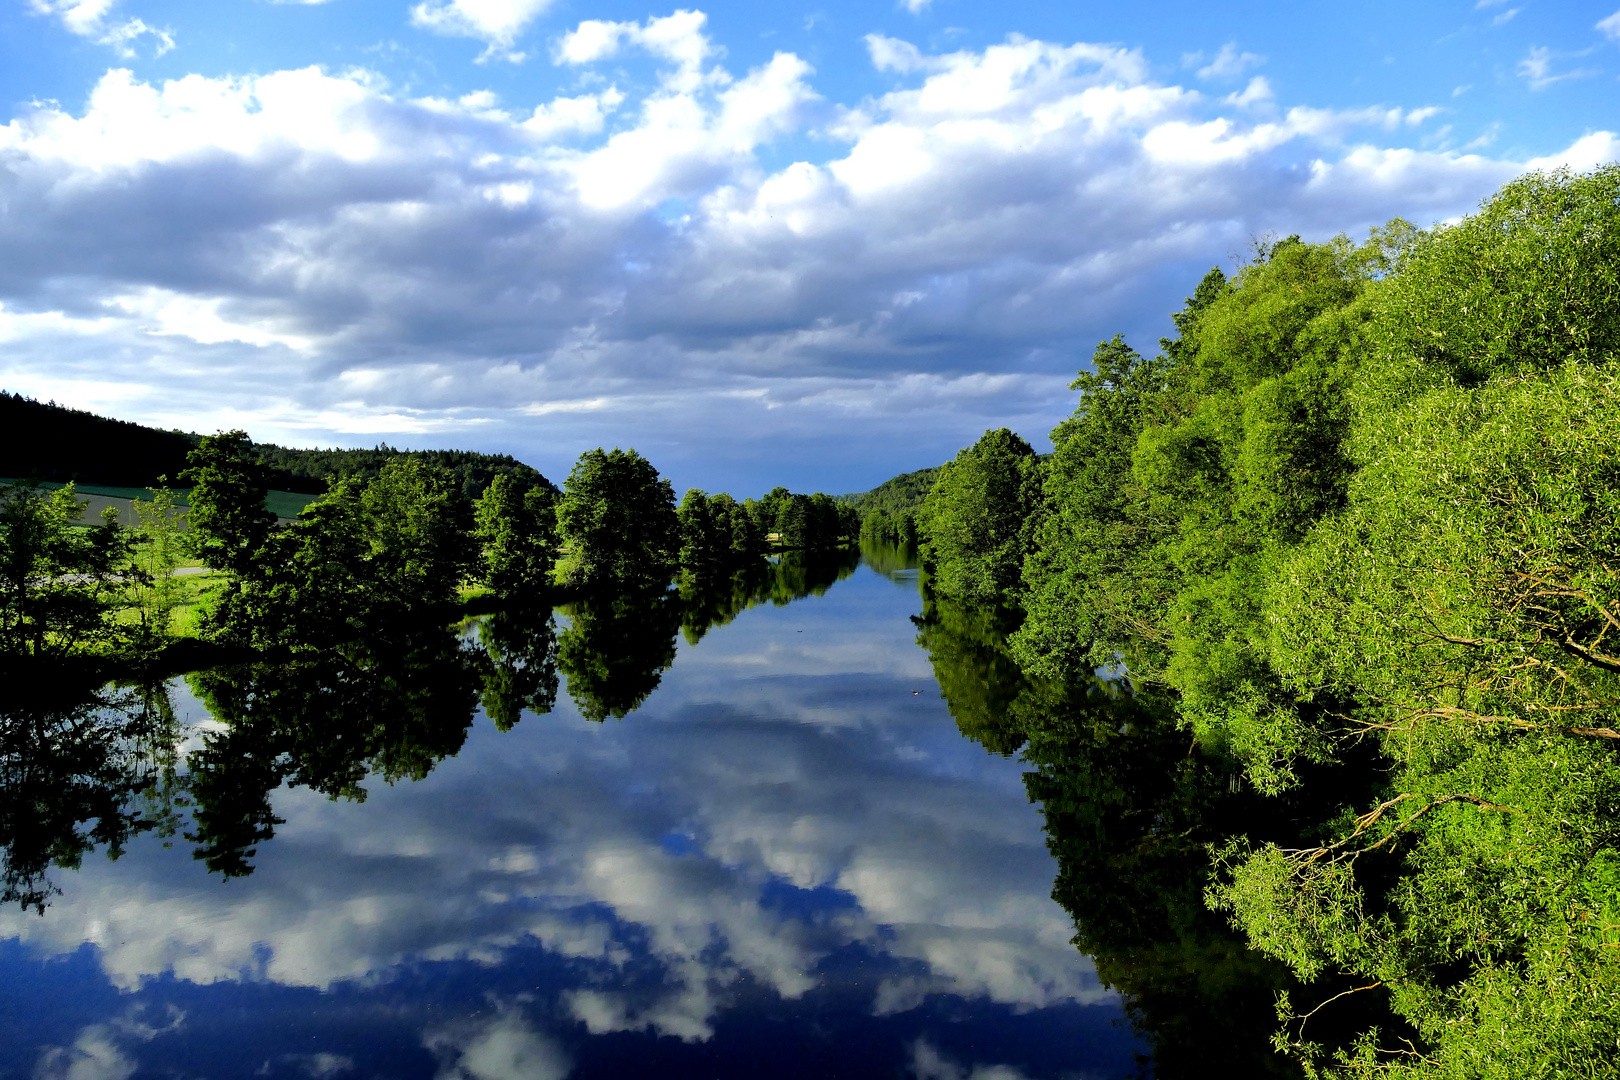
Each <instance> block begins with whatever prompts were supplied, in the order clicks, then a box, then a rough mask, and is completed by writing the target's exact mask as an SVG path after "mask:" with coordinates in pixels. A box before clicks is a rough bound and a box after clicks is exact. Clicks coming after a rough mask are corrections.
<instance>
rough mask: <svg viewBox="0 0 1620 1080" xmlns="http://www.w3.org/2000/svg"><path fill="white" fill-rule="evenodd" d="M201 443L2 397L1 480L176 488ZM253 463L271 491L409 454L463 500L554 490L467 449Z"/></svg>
mask: <svg viewBox="0 0 1620 1080" xmlns="http://www.w3.org/2000/svg"><path fill="white" fill-rule="evenodd" d="M199 439H200V436H198V435H196V434H194V433H192V432H185V431H163V430H160V429H158V428H150V427H145V426H143V425H141V424H134V423H130V422H129V421H127V420H114V419H110V418H108V417H104V416H97V415H96V414H94V413H90V412H86V411H84V410H82V409H72V408H68V407H67V406H63V405H58V404H56V403H55V402H54V401H53V402H41V401H35V400H33V399H32V398H28V397H24V396H22V395H21V394H10V393H7V392H5V391H3V390H0V477H12V478H18V479H29V478H32V479H36V480H50V481H58V482H63V483H65V482H67V481H70V480H72V481H77V482H78V483H79V484H81V485H82V484H91V485H105V486H110V487H135V488H147V487H152V486H154V485H156V484H157V483H158V482H159V481H158V478H159V477H167V478H168V483H169V484H170V485H171V486H179V485H180V481H179V479H178V477H179V475H180V473H181V472H182V471H183V470H184V469H185V468H186V455H187V454H189V453H190V452H191V451H192V450H195V449H196V448H197V445H198V442H199ZM252 453H253V456H254V458H255V460H256V461H257V462H258V463H259V464H261V465H265V466H268V467H269V468H270V470H271V471H270V475H269V478H268V479H269V484H270V487H271V488H272V489H274V490H278V491H293V492H302V493H305V494H310V495H318V494H320V493H322V492H324V491H326V490H327V487H328V485H329V483H330V482H331V481H333V480H340V479H345V478H353V479H364V480H369V479H374V478H376V477H377V476H378V474H379V473H381V471H382V467H383V466H384V465H385V464H387V463H388V462H389V461H391V460H393V459H394V458H397V457H400V456H402V455H410V456H412V457H417V458H420V459H421V460H422V461H423V462H424V463H426V464H428V465H432V466H435V467H442V468H445V469H448V470H449V471H450V473H451V474H452V475H453V476H454V477H455V479H456V482H457V483H458V484H459V485H460V487H461V489H462V491H463V493H464V494H466V495H467V496H468V497H469V498H477V497H478V496H479V495H480V494H482V493H483V491H484V489H485V488H486V487H488V486H489V483H490V481H491V480H492V479H493V478H494V477H496V476H509V477H511V478H512V479H513V480H514V481H515V482H516V483H517V484H518V486H519V487H520V488H522V489H524V490H527V489H528V488H531V487H541V488H544V489H546V490H547V491H551V492H555V491H556V490H557V488H556V485H554V484H552V483H551V481H549V480H547V479H546V478H545V477H544V476H542V475H540V473H539V472H538V471H537V470H535V469H532V468H530V467H529V466H527V465H525V464H523V463H522V462H521V461H518V460H517V459H516V458H514V457H512V456H511V455H509V454H481V453H476V452H474V451H470V450H396V449H394V448H393V447H390V446H387V445H381V446H377V447H374V448H372V449H369V450H346V449H333V450H298V449H292V448H289V447H284V446H276V445H275V444H273V443H253V444H252Z"/></svg>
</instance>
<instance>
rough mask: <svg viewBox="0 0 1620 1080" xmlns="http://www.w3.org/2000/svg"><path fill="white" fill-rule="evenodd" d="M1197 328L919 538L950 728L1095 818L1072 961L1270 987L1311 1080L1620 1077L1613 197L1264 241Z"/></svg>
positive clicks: (1079, 889) (1103, 389)
mask: <svg viewBox="0 0 1620 1080" xmlns="http://www.w3.org/2000/svg"><path fill="white" fill-rule="evenodd" d="M1174 321H1175V327H1176V335H1175V336H1174V337H1173V338H1170V339H1166V340H1164V341H1163V342H1161V348H1160V350H1159V353H1158V355H1157V356H1156V357H1154V358H1152V359H1147V358H1144V357H1143V356H1142V355H1141V354H1140V353H1138V352H1137V351H1135V350H1134V349H1132V348H1131V347H1130V346H1129V345H1128V344H1127V343H1126V342H1125V341H1124V340H1123V339H1122V338H1119V337H1115V338H1114V339H1113V340H1111V341H1108V342H1104V343H1103V344H1102V345H1100V346H1099V347H1098V348H1097V351H1096V355H1095V358H1094V361H1093V364H1092V368H1091V370H1090V371H1086V372H1082V373H1081V374H1080V376H1079V378H1078V379H1077V380H1076V381H1075V384H1074V389H1077V390H1079V391H1080V392H1081V397H1080V402H1079V405H1078V407H1077V408H1076V410H1075V412H1074V415H1073V416H1072V417H1071V418H1070V419H1068V420H1066V421H1064V422H1063V423H1062V424H1060V425H1059V426H1058V427H1057V429H1056V430H1054V431H1053V433H1052V443H1053V447H1054V451H1053V453H1052V454H1051V456H1050V457H1049V458H1047V459H1045V460H1039V459H1037V458H1036V456H1035V454H1034V452H1033V451H1032V449H1031V448H1030V447H1029V445H1028V444H1027V443H1025V442H1024V441H1023V440H1022V439H1020V438H1019V437H1018V436H1016V435H1014V434H1013V433H1011V432H1008V431H1005V430H1003V431H992V432H988V433H987V434H986V435H985V436H984V438H983V439H981V440H980V441H979V442H978V443H977V444H975V445H974V446H973V447H970V448H968V449H966V450H964V451H962V452H961V453H960V454H959V455H958V456H957V458H956V459H955V460H954V461H952V462H950V463H949V464H947V465H946V466H944V468H943V469H942V470H941V471H940V472H939V474H938V476H937V478H936V480H935V482H934V484H933V486H932V488H931V490H930V492H929V494H928V496H927V498H926V500H925V501H924V502H923V504H922V506H921V507H920V509H918V510H916V511H915V517H916V527H917V532H918V535H919V541H920V546H921V551H922V557H923V560H924V564H925V567H926V568H927V569H928V572H929V573H930V575H931V581H930V584H931V588H932V591H933V593H934V594H935V596H936V597H937V598H938V599H937V601H936V607H935V610H934V611H932V612H931V613H930V616H929V618H927V619H925V621H924V624H923V637H922V640H924V642H925V644H926V643H928V642H930V641H932V642H934V643H935V649H936V650H939V649H943V650H944V651H945V652H946V653H950V652H953V651H954V652H956V653H961V652H963V651H964V650H965V651H967V652H970V653H973V654H974V655H976V656H978V660H977V670H978V671H979V672H980V676H979V677H977V678H962V677H960V676H958V677H957V678H956V679H955V681H954V683H951V684H947V683H945V682H944V680H943V679H942V685H943V686H944V688H945V690H946V694H947V697H948V698H953V711H955V712H956V713H957V715H958V719H959V721H960V722H962V723H963V725H964V730H970V731H977V732H978V733H979V737H981V738H982V739H984V740H985V741H987V745H990V744H992V743H993V744H996V745H999V746H1000V747H1001V748H1003V749H1006V748H1009V747H1016V746H1019V745H1024V746H1025V753H1026V755H1027V756H1028V757H1029V759H1030V760H1031V761H1032V762H1033V763H1034V765H1035V768H1036V770H1037V772H1036V773H1035V774H1033V776H1034V779H1032V788H1031V794H1032V795H1036V796H1038V797H1040V798H1041V799H1042V800H1043V801H1044V803H1045V806H1046V812H1047V814H1048V816H1049V818H1051V817H1053V816H1054V815H1055V816H1063V815H1079V816H1080V817H1081V818H1082V819H1084V820H1085V821H1088V822H1090V823H1091V827H1089V828H1085V829H1080V830H1078V831H1076V830H1074V829H1069V830H1066V832H1067V835H1069V836H1070V837H1071V838H1072V837H1075V836H1079V837H1081V838H1085V837H1088V836H1095V837H1096V839H1095V840H1086V841H1085V842H1083V843H1081V844H1080V845H1079V847H1078V848H1077V847H1075V846H1074V842H1073V840H1072V839H1071V841H1069V842H1068V843H1069V846H1068V847H1067V848H1066V849H1060V845H1059V844H1058V842H1057V840H1056V839H1054V852H1055V853H1056V854H1058V856H1059V859H1060V862H1062V863H1063V865H1064V870H1063V874H1062V876H1061V877H1060V880H1059V883H1058V892H1057V895H1058V896H1059V898H1060V899H1064V898H1065V897H1067V898H1068V900H1069V901H1070V902H1071V910H1072V911H1074V912H1075V914H1076V918H1077V928H1078V930H1079V937H1078V938H1077V942H1078V943H1079V944H1080V945H1081V947H1082V948H1087V949H1088V950H1096V951H1099V952H1101V953H1103V954H1104V955H1109V954H1112V955H1114V956H1118V955H1120V951H1119V948H1112V949H1111V948H1109V947H1107V946H1106V944H1103V945H1099V943H1098V938H1099V937H1102V938H1106V939H1108V940H1109V941H1111V942H1113V943H1114V944H1115V945H1116V946H1117V945H1118V944H1119V943H1120V942H1121V941H1124V942H1126V943H1132V944H1131V947H1132V948H1133V949H1134V952H1133V953H1132V955H1134V956H1135V957H1136V962H1135V963H1133V964H1130V965H1126V966H1123V967H1121V966H1119V965H1115V966H1114V967H1113V968H1109V967H1107V966H1105V965H1104V964H1103V963H1101V962H1099V972H1100V973H1101V974H1102V975H1103V976H1104V977H1105V978H1106V979H1109V980H1110V981H1112V982H1114V983H1115V985H1119V986H1121V987H1122V988H1123V989H1125V990H1126V991H1127V993H1128V994H1129V995H1131V996H1132V999H1133V1000H1135V1001H1137V1002H1138V1004H1139V1006H1140V1007H1144V1008H1146V1009H1148V1010H1149V1011H1150V1012H1151V1011H1152V1009H1153V1002H1154V1000H1156V996H1157V998H1159V999H1162V998H1163V997H1164V996H1165V995H1166V994H1167V993H1173V994H1182V995H1183V996H1185V995H1186V994H1192V995H1194V996H1197V995H1199V994H1202V995H1204V997H1205V998H1206V1004H1207V1007H1208V1008H1210V1009H1219V1008H1220V1007H1221V1006H1220V1004H1219V1001H1220V999H1221V997H1222V994H1220V993H1213V992H1212V987H1214V986H1224V987H1226V988H1228V989H1232V988H1236V987H1241V986H1244V985H1247V986H1250V987H1254V986H1262V987H1264V986H1265V985H1267V980H1268V979H1269V980H1271V982H1270V984H1269V985H1270V986H1271V987H1272V990H1271V991H1269V992H1270V993H1274V994H1275V995H1276V996H1275V1003H1274V1007H1275V1010H1276V1017H1275V1021H1274V1025H1275V1035H1274V1038H1273V1043H1274V1046H1275V1048H1276V1049H1277V1050H1279V1051H1283V1052H1285V1053H1286V1054H1287V1055H1290V1056H1291V1057H1292V1058H1293V1059H1294V1060H1295V1061H1296V1062H1297V1063H1298V1066H1299V1067H1302V1068H1304V1069H1305V1071H1307V1072H1308V1073H1310V1074H1312V1075H1318V1074H1330V1073H1343V1074H1347V1075H1353V1076H1373V1075H1403V1076H1414V1077H1417V1076H1425V1077H1501V1078H1504V1080H1507V1078H1514V1080H1517V1078H1523V1077H1553V1076H1559V1077H1563V1076H1598V1075H1613V1069H1614V1066H1615V1062H1616V1061H1620V829H1617V826H1616V821H1617V811H1620V733H1617V732H1616V730H1615V728H1616V726H1617V725H1616V724H1615V722H1614V713H1615V709H1616V705H1617V704H1620V652H1617V650H1616V648H1615V644H1614V643H1615V639H1616V636H1617V634H1620V516H1617V510H1620V464H1617V462H1620V168H1617V167H1613V166H1610V167H1605V168H1601V169H1598V170H1596V171H1594V172H1592V173H1588V174H1584V175H1572V174H1568V173H1554V174H1550V175H1549V174H1531V175H1528V176H1526V177H1524V178H1522V179H1520V180H1518V181H1516V182H1514V183H1511V184H1509V185H1508V186H1506V187H1505V188H1503V189H1502V190H1501V191H1500V192H1498V193H1497V194H1496V195H1495V196H1494V197H1492V198H1491V199H1489V200H1488V201H1487V202H1485V203H1484V204H1483V205H1482V207H1481V209H1480V210H1479V212H1478V213H1476V214H1475V215H1473V216H1471V217H1468V218H1465V219H1464V220H1462V221H1459V222H1457V223H1456V224H1452V225H1446V226H1439V227H1436V228H1434V229H1432V230H1427V231H1422V230H1418V229H1415V228H1413V227H1411V226H1409V225H1407V224H1406V223H1404V222H1401V221H1394V222H1391V223H1390V224H1389V225H1388V226H1386V227H1383V228H1380V229H1376V230H1374V231H1373V233H1372V236H1371V238H1370V239H1369V240H1368V241H1367V242H1366V243H1363V244H1355V243H1352V242H1351V241H1349V240H1347V239H1345V238H1342V237H1341V238H1339V239H1336V240H1334V241H1331V242H1329V243H1325V244H1309V243H1304V242H1301V241H1300V240H1299V239H1298V238H1297V237H1289V238H1287V239H1284V240H1279V241H1275V242H1267V243H1263V244H1260V245H1258V247H1257V249H1256V251H1255V253H1254V256H1253V258H1252V259H1251V260H1250V261H1249V262H1248V263H1247V265H1245V266H1243V267H1242V268H1241V269H1239V270H1238V271H1237V273H1236V274H1235V275H1234V276H1233V277H1230V278H1228V277H1226V276H1225V275H1223V274H1222V273H1221V272H1220V271H1218V270H1212V271H1210V273H1209V274H1208V275H1206V276H1205V277H1204V278H1203V280H1202V281H1200V282H1199V283H1198V286H1197V288H1196V290H1195V291H1194V292H1193V295H1192V296H1191V298H1190V299H1188V300H1187V302H1186V305H1185V307H1184V308H1183V309H1182V310H1181V311H1180V312H1179V313H1178V314H1177V315H1176V316H1175V320H1174ZM991 601H994V602H995V604H998V605H999V606H1000V607H1001V608H1002V609H1003V612H1002V614H1000V615H998V616H997V617H996V620H993V623H994V624H993V625H987V624H986V623H985V619H986V616H984V615H983V614H982V612H983V611H984V610H985V609H986V607H987V605H989V604H990V602H991ZM964 604H966V605H968V606H969V608H977V609H978V610H979V612H980V614H979V615H977V616H974V618H968V617H967V616H964V615H962V614H961V613H960V611H959V610H958V613H957V614H956V615H950V614H949V612H950V611H951V610H952V609H953V608H954V609H961V608H962V605H964ZM942 612H943V614H942ZM974 619H977V620H978V621H977V622H974ZM964 620H965V622H964ZM968 624H971V625H968ZM964 625H968V629H963V627H964ZM941 641H944V642H946V643H947V644H945V645H940V644H939V643H940V642H941ZM938 662H939V657H938V653H937V652H936V664H938ZM970 666H971V665H970ZM948 667H950V668H952V669H955V670H961V664H960V663H959V662H957V663H953V664H950V665H948ZM1098 673H1100V674H1101V675H1104V676H1107V677H1108V678H1106V679H1101V680H1099V678H1098ZM1098 695H1104V696H1106V695H1113V696H1114V697H1115V698H1116V699H1119V701H1116V703H1115V705H1114V706H1112V707H1110V708H1109V709H1108V710H1105V711H1101V712H1100V706H1099V705H1098V704H1097V703H1096V702H1097V699H1098ZM1127 703H1128V704H1127ZM1120 707H1126V708H1128V713H1127V715H1126V718H1125V720H1124V721H1123V722H1121V720H1120V715H1121V714H1120V712H1119V708H1120ZM1099 716H1101V717H1103V719H1102V720H1099ZM1088 718H1089V719H1088ZM1076 754H1078V755H1080V761H1081V762H1082V763H1084V762H1086V761H1091V762H1093V764H1090V765H1085V764H1082V765H1081V766H1077V769H1078V771H1077V772H1075V771H1070V772H1069V773H1067V774H1065V773H1064V772H1063V771H1057V772H1053V771H1051V770H1050V769H1049V765H1048V763H1049V762H1052V761H1054V760H1055V759H1060V758H1067V759H1068V760H1070V761H1071V762H1072V761H1074V760H1075V757H1074V755H1076ZM1101 759H1106V760H1107V761H1108V762H1109V764H1107V766H1106V767H1103V768H1098V767H1097V766H1096V764H1095V762H1097V761H1098V760H1101ZM1142 769H1147V770H1149V773H1150V774H1151V775H1144V774H1143V773H1142V772H1141V771H1140V770H1142ZM1076 776H1078V777H1081V778H1082V781H1081V782H1080V786H1079V787H1078V788H1077V787H1076V779H1075V777H1076ZM1093 830H1094V831H1093ZM1132 889H1134V890H1136V892H1135V893H1134V895H1129V896H1119V895H1115V896H1110V895H1109V892H1110V891H1111V890H1112V891H1113V892H1115V893H1118V892H1120V891H1121V890H1124V891H1126V892H1129V891H1130V890H1132ZM1122 910H1128V911H1130V912H1131V914H1132V919H1130V920H1122V918H1121V912H1122ZM1154 912H1158V913H1159V917H1158V918H1157V919H1154V918H1151V917H1148V916H1150V915H1151V914H1152V913H1154ZM1214 917H1218V919H1219V920H1226V921H1228V922H1229V924H1230V926H1231V927H1232V928H1233V929H1234V930H1235V931H1236V932H1237V933H1238V934H1239V935H1241V940H1242V941H1243V942H1246V943H1247V945H1248V946H1250V947H1251V949H1252V951H1250V950H1243V951H1244V952H1246V953H1247V958H1246V957H1244V956H1240V955H1237V954H1233V953H1232V952H1231V951H1230V949H1229V947H1228V946H1226V945H1223V944H1222V942H1221V934H1222V933H1223V932H1224V931H1223V928H1221V927H1220V926H1218V925H1212V919H1213V918H1214ZM1126 923H1130V925H1126ZM1153 927H1156V928H1157V929H1153ZM1250 958H1252V959H1250ZM1265 965H1273V969H1274V970H1273V971H1272V973H1271V974H1269V975H1268V974H1267V973H1265V972H1264V971H1260V970H1258V968H1261V967H1264V966H1265ZM1245 969H1248V970H1247V972H1245ZM1189 973H1191V974H1192V976H1193V977H1192V978H1191V980H1190V981H1189V978H1188V974H1189ZM1256 979H1258V980H1259V981H1258V982H1256V981H1255V980H1256ZM1176 987H1179V989H1176ZM1172 1011H1173V1012H1175V1011H1174V1010H1172ZM1175 1014H1176V1015H1182V1016H1184V1015H1186V1013H1185V1011H1182V1012H1176V1013H1175ZM1166 1037H1167V1038H1169V1039H1170V1041H1171V1042H1172V1043H1174V1041H1175V1036H1174V1033H1173V1032H1172V1033H1170V1034H1168V1035H1167V1036H1166Z"/></svg>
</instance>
